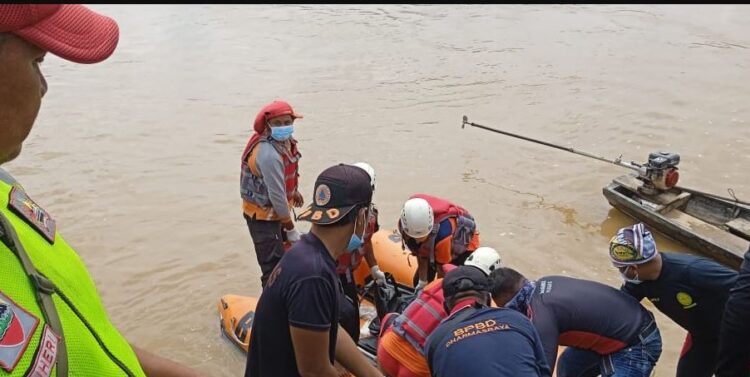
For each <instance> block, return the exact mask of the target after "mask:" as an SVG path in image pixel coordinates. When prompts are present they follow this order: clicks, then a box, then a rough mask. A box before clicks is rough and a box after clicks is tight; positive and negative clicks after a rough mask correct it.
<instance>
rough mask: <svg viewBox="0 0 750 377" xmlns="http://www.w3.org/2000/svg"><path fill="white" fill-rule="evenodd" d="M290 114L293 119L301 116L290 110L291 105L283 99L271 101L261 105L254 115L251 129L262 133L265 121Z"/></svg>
mask: <svg viewBox="0 0 750 377" xmlns="http://www.w3.org/2000/svg"><path fill="white" fill-rule="evenodd" d="M281 115H291V116H292V118H293V119H297V118H302V115H300V114H297V113H295V112H294V110H292V106H291V105H290V104H288V103H286V102H284V101H273V102H271V103H269V104H268V105H265V106H263V108H262V109H260V111H259V112H258V115H256V116H255V123H254V124H253V129H254V130H255V132H257V133H259V134H260V133H263V130H265V129H266V122H267V121H268V120H269V119H271V118H275V117H277V116H281Z"/></svg>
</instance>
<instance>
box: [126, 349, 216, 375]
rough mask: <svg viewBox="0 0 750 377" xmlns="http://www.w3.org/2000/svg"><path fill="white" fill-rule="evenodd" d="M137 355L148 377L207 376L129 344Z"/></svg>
mask: <svg viewBox="0 0 750 377" xmlns="http://www.w3.org/2000/svg"><path fill="white" fill-rule="evenodd" d="M130 346H131V347H132V348H133V351H134V352H135V355H136V357H138V362H139V363H140V364H141V368H143V371H144V372H145V373H146V375H147V376H148V377H203V376H207V375H206V374H203V373H201V372H198V371H196V370H193V369H191V368H188V367H186V366H184V365H182V364H178V363H176V362H174V361H172V360H169V359H166V358H164V357H161V356H158V355H156V354H154V353H151V352H149V351H146V350H144V349H141V348H138V347H136V346H134V345H132V344H131V345H130Z"/></svg>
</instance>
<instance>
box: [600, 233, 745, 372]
mask: <svg viewBox="0 0 750 377" xmlns="http://www.w3.org/2000/svg"><path fill="white" fill-rule="evenodd" d="M609 258H610V260H611V261H612V265H614V266H615V267H617V269H618V270H620V274H621V275H622V278H623V279H624V280H625V283H624V284H623V286H622V288H621V289H622V291H623V292H625V293H628V294H630V295H631V296H633V297H635V299H636V300H639V301H640V300H642V299H643V298H644V297H645V298H648V300H649V301H651V302H652V303H653V304H654V306H656V308H657V309H659V310H660V311H661V312H662V313H664V314H665V315H666V316H667V317H669V318H671V319H672V320H673V321H675V322H677V324H678V325H680V327H682V328H683V329H685V330H687V332H688V333H687V337H686V338H685V343H684V344H683V346H682V352H680V360H679V362H678V363H677V377H711V376H712V375H713V373H714V369H715V368H716V352H717V349H718V341H719V328H720V326H721V317H722V314H723V313H724V305H725V304H726V302H727V298H728V297H729V290H730V289H731V288H732V287H733V286H734V283H735V282H736V281H737V272H736V271H734V270H731V269H729V268H727V267H724V266H722V265H721V264H719V263H717V262H714V261H712V260H709V259H706V258H702V257H697V256H694V255H689V254H678V253H663V252H662V253H660V252H659V251H658V250H657V249H656V242H655V241H654V237H653V236H652V235H651V232H649V231H648V229H646V227H645V226H644V225H643V224H636V225H633V226H629V227H625V228H622V229H620V230H619V231H617V234H616V235H615V236H614V237H612V240H611V241H610V243H609Z"/></svg>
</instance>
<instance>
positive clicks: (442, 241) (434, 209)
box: [398, 194, 479, 290]
mask: <svg viewBox="0 0 750 377" xmlns="http://www.w3.org/2000/svg"><path fill="white" fill-rule="evenodd" d="M398 229H399V231H400V233H401V239H402V244H403V245H404V247H405V248H408V249H409V251H411V253H412V254H414V255H415V256H416V257H417V272H416V274H415V277H414V285H415V289H416V290H420V289H422V288H424V287H425V286H426V285H427V283H429V282H430V281H432V280H434V279H435V273H436V272H437V275H438V276H439V277H443V270H442V268H440V266H441V265H443V264H446V263H451V264H454V265H461V264H463V261H464V260H466V258H467V257H468V256H469V254H471V252H472V251H474V250H476V249H477V247H479V233H478V232H477V225H476V222H475V221H474V218H473V217H472V216H471V214H470V213H469V211H467V210H466V209H464V208H463V207H461V206H458V205H456V204H453V203H451V202H450V201H448V200H445V199H441V198H438V197H435V196H431V195H426V194H414V195H412V196H411V197H410V198H409V200H407V201H406V203H404V206H403V208H402V210H401V218H400V219H399V223H398Z"/></svg>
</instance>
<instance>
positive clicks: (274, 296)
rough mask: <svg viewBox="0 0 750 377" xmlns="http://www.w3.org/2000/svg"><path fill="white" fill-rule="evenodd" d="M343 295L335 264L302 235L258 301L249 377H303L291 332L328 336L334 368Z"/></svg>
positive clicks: (320, 246)
mask: <svg viewBox="0 0 750 377" xmlns="http://www.w3.org/2000/svg"><path fill="white" fill-rule="evenodd" d="M340 290H341V285H340V282H339V279H338V275H337V274H336V261H335V260H334V259H333V258H332V257H331V255H330V254H329V253H328V250H327V249H326V248H325V246H324V245H323V243H322V242H321V241H320V240H319V239H318V238H317V237H316V236H315V235H314V234H312V233H308V234H305V235H303V236H302V237H301V238H300V241H298V242H296V243H295V244H294V246H292V248H291V249H289V251H287V252H286V253H285V254H284V256H283V257H282V258H281V260H280V261H279V263H278V265H276V268H274V270H273V272H271V275H270V277H269V278H268V284H267V285H266V287H265V289H264V290H263V294H262V295H261V296H260V299H259V300H258V307H257V308H256V311H255V319H254V322H253V327H252V333H251V335H250V346H249V348H250V349H249V352H248V354H247V366H246V368H245V376H246V377H277V376H285V377H286V376H299V372H298V370H297V361H296V358H295V357H294V346H293V345H292V338H291V333H290V331H289V326H294V327H299V328H302V329H306V330H314V331H328V332H329V343H328V348H329V349H328V355H329V361H330V362H331V364H333V360H334V355H335V351H336V335H337V330H338V311H339V310H338V305H339V301H338V300H339V291H340Z"/></svg>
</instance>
